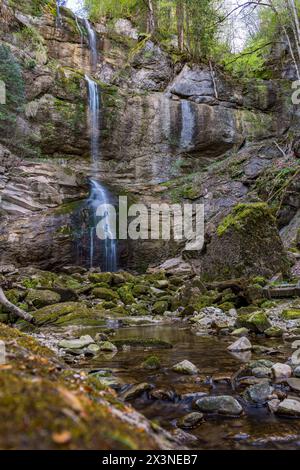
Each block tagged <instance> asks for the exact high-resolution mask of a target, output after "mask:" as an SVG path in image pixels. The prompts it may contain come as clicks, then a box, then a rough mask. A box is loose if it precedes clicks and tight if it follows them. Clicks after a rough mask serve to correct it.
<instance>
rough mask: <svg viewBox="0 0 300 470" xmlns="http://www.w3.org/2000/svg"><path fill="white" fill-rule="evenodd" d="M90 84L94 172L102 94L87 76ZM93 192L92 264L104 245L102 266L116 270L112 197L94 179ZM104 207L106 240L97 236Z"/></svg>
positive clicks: (92, 181)
mask: <svg viewBox="0 0 300 470" xmlns="http://www.w3.org/2000/svg"><path fill="white" fill-rule="evenodd" d="M85 78H86V81H87V85H88V92H89V93H88V95H89V115H90V132H91V154H92V160H93V172H95V173H96V172H97V171H99V169H100V168H99V167H100V158H99V157H100V151H99V150H100V96H99V87H98V85H97V83H96V82H94V80H92V79H91V78H89V77H88V76H86V77H85ZM90 183H91V192H90V197H89V200H88V206H89V207H90V208H91V210H92V213H93V221H94V223H93V224H92V226H91V229H90V266H91V267H93V266H94V261H95V247H96V246H97V245H102V248H103V256H102V258H103V266H102V268H103V269H104V268H105V270H106V271H110V272H113V271H116V269H117V243H116V239H115V233H114V231H113V230H112V228H111V222H110V217H109V211H108V206H109V201H110V199H111V197H110V194H109V193H108V191H107V190H106V188H105V187H104V186H103V185H102V184H100V183H99V182H97V181H95V180H94V179H92V180H91V181H90ZM100 205H101V206H102V207H103V208H104V213H105V224H104V227H105V228H104V232H105V233H104V236H103V238H104V240H103V242H102V243H101V240H99V238H98V237H97V233H96V225H97V216H96V211H97V208H98V207H99V206H100Z"/></svg>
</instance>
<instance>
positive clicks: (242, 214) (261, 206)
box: [217, 202, 273, 237]
mask: <svg viewBox="0 0 300 470" xmlns="http://www.w3.org/2000/svg"><path fill="white" fill-rule="evenodd" d="M264 217H267V218H270V217H273V216H272V214H271V211H270V209H269V207H268V205H267V204H266V203H263V202H258V203H253V204H238V205H237V206H235V207H234V208H233V209H232V212H231V213H230V214H229V215H228V216H227V217H225V219H223V220H222V222H221V223H220V225H219V226H218V229H217V233H218V236H219V237H222V236H223V235H224V234H225V233H227V231H228V230H237V231H243V230H249V221H251V223H253V224H255V221H256V220H258V219H259V220H261V219H262V218H264Z"/></svg>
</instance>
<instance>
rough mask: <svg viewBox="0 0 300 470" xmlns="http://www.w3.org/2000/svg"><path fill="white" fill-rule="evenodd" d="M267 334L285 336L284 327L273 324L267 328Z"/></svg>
mask: <svg viewBox="0 0 300 470" xmlns="http://www.w3.org/2000/svg"><path fill="white" fill-rule="evenodd" d="M265 335H266V336H268V337H269V338H281V337H282V336H283V329H282V328H280V327H279V326H271V327H270V328H268V329H267V330H265Z"/></svg>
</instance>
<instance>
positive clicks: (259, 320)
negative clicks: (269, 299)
mask: <svg viewBox="0 0 300 470" xmlns="http://www.w3.org/2000/svg"><path fill="white" fill-rule="evenodd" d="M236 326H237V327H244V328H248V329H249V330H251V331H254V332H255V333H263V332H264V331H266V330H267V329H268V328H270V327H271V323H270V321H269V319H268V317H267V315H266V314H265V313H264V312H255V313H251V314H243V315H240V316H239V317H238V318H237V321H236Z"/></svg>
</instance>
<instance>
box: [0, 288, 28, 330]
mask: <svg viewBox="0 0 300 470" xmlns="http://www.w3.org/2000/svg"><path fill="white" fill-rule="evenodd" d="M0 304H1V305H3V306H4V307H5V308H6V309H7V310H8V311H9V312H10V313H13V314H14V315H16V316H17V317H19V318H22V319H23V320H25V321H27V322H29V323H32V324H34V323H35V318H34V317H33V316H32V315H30V313H27V312H24V310H21V309H20V308H19V307H17V306H16V305H14V304H12V303H11V302H10V301H9V300H7V298H6V297H5V294H4V292H3V290H2V288H1V287H0Z"/></svg>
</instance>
